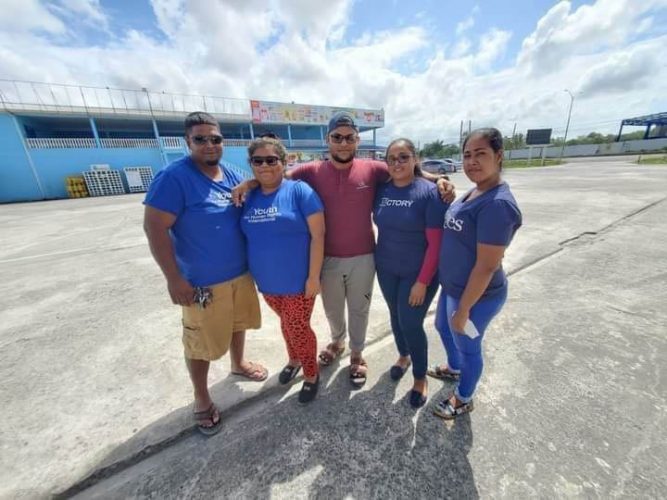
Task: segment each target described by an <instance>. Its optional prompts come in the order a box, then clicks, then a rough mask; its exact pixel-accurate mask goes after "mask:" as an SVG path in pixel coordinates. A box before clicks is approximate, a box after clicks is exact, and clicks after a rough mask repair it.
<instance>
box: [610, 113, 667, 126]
mask: <svg viewBox="0 0 667 500" xmlns="http://www.w3.org/2000/svg"><path fill="white" fill-rule="evenodd" d="M621 125H634V126H636V127H648V126H650V125H667V112H664V113H655V114H652V115H644V116H637V117H635V118H625V119H624V120H623V122H622V123H621Z"/></svg>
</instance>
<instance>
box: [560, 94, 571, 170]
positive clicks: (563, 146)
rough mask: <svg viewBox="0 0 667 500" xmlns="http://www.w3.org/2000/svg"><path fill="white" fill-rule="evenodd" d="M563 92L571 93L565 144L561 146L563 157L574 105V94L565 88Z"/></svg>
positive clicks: (561, 155)
mask: <svg viewBox="0 0 667 500" xmlns="http://www.w3.org/2000/svg"><path fill="white" fill-rule="evenodd" d="M563 92H567V93H568V94H569V95H570V109H568V111H567V124H566V125H565V137H564V138H563V145H562V146H561V148H560V157H559V159H560V160H562V159H563V152H564V151H565V144H566V143H567V132H568V131H569V130H570V117H571V116H572V106H573V105H574V94H573V93H572V92H570V91H569V90H568V89H563Z"/></svg>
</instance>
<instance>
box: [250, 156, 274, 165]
mask: <svg viewBox="0 0 667 500" xmlns="http://www.w3.org/2000/svg"><path fill="white" fill-rule="evenodd" d="M279 162H280V158H279V157H277V156H251V157H250V163H251V165H252V166H253V167H261V166H262V165H264V164H265V163H266V164H267V165H268V166H269V167H275V166H276V165H278V163H279Z"/></svg>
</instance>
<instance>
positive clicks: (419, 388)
mask: <svg viewBox="0 0 667 500" xmlns="http://www.w3.org/2000/svg"><path fill="white" fill-rule="evenodd" d="M386 160H387V165H388V167H389V174H390V175H391V179H390V180H389V182H387V183H386V184H383V185H382V186H380V187H378V191H377V194H376V198H375V205H374V208H373V219H374V220H375V224H376V225H377V228H378V240H377V246H376V248H375V267H376V269H377V277H378V283H379V284H380V289H381V290H382V295H383V296H384V298H385V301H386V302H387V306H388V307H389V313H390V318H391V329H392V331H393V333H394V340H395V342H396V348H397V349H398V353H399V358H398V360H397V361H396V362H395V363H394V365H393V366H392V367H391V369H390V371H389V375H390V376H391V378H392V379H393V380H399V379H400V378H401V377H403V375H404V374H405V372H406V371H407V370H408V367H409V366H410V364H411V363H412V375H413V377H414V384H413V387H412V390H411V391H410V404H411V405H412V406H413V407H415V408H419V407H420V406H423V405H424V403H425V402H426V388H427V387H426V369H427V364H428V351H427V344H426V332H425V331H424V316H425V315H426V312H427V311H428V308H429V305H430V304H431V301H432V300H433V296H434V295H435V293H436V291H437V290H438V278H437V276H436V273H437V269H438V251H439V248H440V241H441V239H442V220H443V218H444V214H445V210H446V208H447V205H446V204H444V203H443V202H442V201H440V197H439V196H438V190H437V187H436V185H435V184H434V183H432V182H429V181H427V180H426V179H424V178H423V177H422V176H421V171H420V170H419V157H418V155H417V151H416V149H415V146H414V144H413V143H412V141H410V140H408V139H396V140H394V141H392V142H391V143H390V144H389V146H388V147H387V154H386Z"/></svg>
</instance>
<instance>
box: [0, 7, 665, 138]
mask: <svg viewBox="0 0 667 500" xmlns="http://www.w3.org/2000/svg"><path fill="white" fill-rule="evenodd" d="M0 7H1V8H0V78H7V79H20V80H34V81H48V82H56V83H68V84H83V85H99V86H103V87H105V86H111V87H122V88H141V87H147V88H149V89H151V90H154V91H158V92H160V91H166V92H183V93H194V94H197V93H201V94H207V95H218V96H226V97H236V98H260V99H262V98H264V99H271V100H278V101H296V102H303V103H310V104H328V105H341V106H343V105H344V106H353V107H366V108H383V109H384V110H385V114H386V126H385V128H384V129H383V131H382V134H384V135H385V136H387V137H391V136H393V135H398V134H401V135H409V136H411V137H414V138H415V139H416V140H421V141H425V140H432V139H435V138H450V137H453V136H455V135H456V134H457V133H458V128H459V125H460V122H461V120H464V121H467V120H472V121H473V124H474V125H477V126H483V125H496V126H499V127H500V128H502V129H507V128H509V127H513V124H514V123H518V129H519V130H522V129H525V128H529V127H534V126H539V127H542V126H547V127H552V128H554V132H555V133H556V135H557V134H558V132H559V131H560V132H561V133H562V129H563V128H564V121H565V120H564V115H565V113H566V111H567V106H568V105H569V98H568V96H567V95H566V94H565V93H564V92H563V89H565V88H567V89H570V90H571V91H572V92H573V93H574V94H575V96H576V102H575V106H574V109H573V123H572V130H573V131H574V133H575V134H576V133H586V132H588V131H591V130H599V131H603V132H607V131H613V130H615V129H616V128H617V126H618V121H619V120H620V119H621V118H623V117H628V116H636V115H640V114H646V113H651V112H658V111H667V98H666V97H665V92H664V81H667V58H665V57H664V55H663V53H664V50H665V49H664V48H665V46H667V28H666V27H667V0H641V1H638V0H588V1H583V0H577V1H571V2H568V1H562V2H556V1H546V0H534V1H528V0H515V1H512V2H510V1H505V2H500V1H489V0H486V1H479V2H464V1H443V0H440V1H438V0H423V1H416V2H412V3H411V4H409V6H408V5H407V2H404V1H398V0H384V1H382V0H243V1H240V0H217V1H216V0H206V1H204V0H150V1H146V0H132V1H130V0H114V1H111V0H52V1H42V0H23V1H22V2H15V1H13V0H0Z"/></svg>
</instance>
